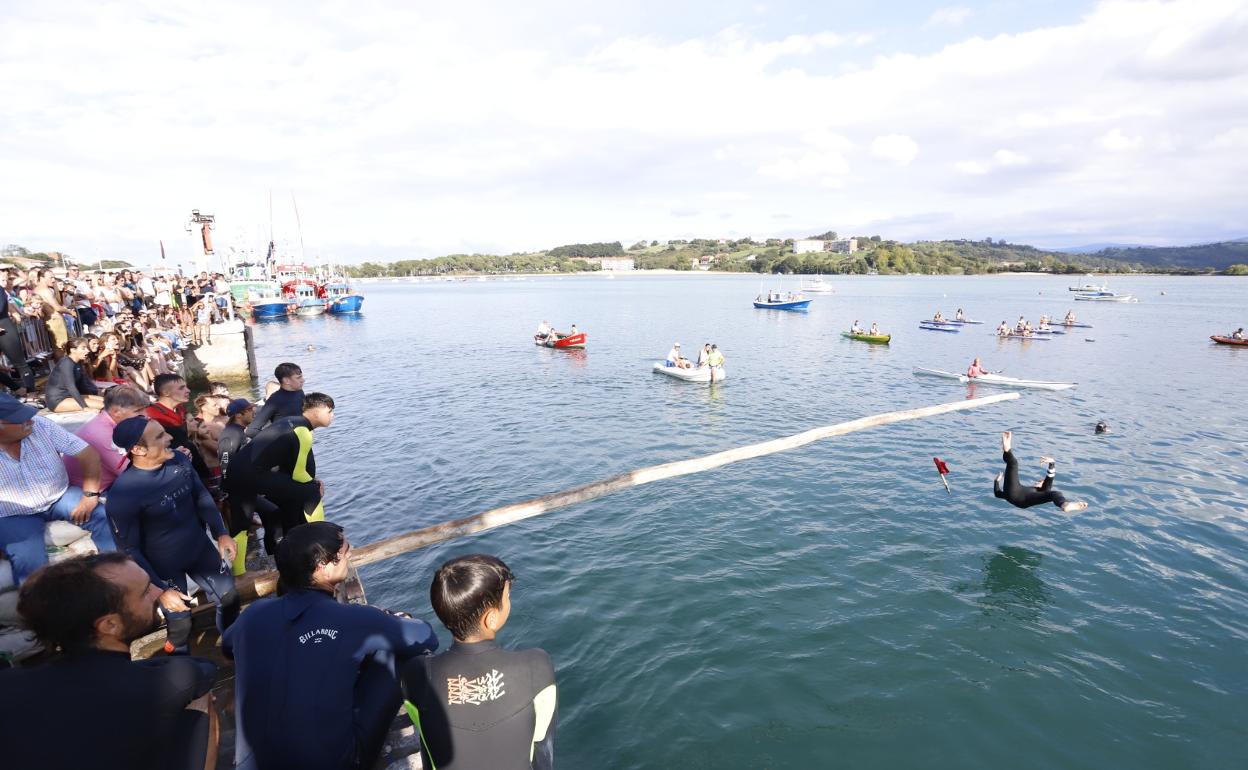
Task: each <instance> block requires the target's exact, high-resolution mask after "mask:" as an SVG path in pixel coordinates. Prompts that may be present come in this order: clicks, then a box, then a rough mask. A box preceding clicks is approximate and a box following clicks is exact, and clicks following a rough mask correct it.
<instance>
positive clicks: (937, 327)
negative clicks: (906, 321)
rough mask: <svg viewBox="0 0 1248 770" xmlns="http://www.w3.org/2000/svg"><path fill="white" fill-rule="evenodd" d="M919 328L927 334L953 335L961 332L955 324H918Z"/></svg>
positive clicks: (927, 322)
mask: <svg viewBox="0 0 1248 770" xmlns="http://www.w3.org/2000/svg"><path fill="white" fill-rule="evenodd" d="M919 328H920V329H923V330H925V331H929V332H953V333H954V334H957V333H958V332H960V331H962V327H961V326H957V325H955V324H938V323H931V322H930V321H923V322H921V323H919Z"/></svg>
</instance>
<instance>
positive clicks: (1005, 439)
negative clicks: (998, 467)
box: [992, 430, 1088, 513]
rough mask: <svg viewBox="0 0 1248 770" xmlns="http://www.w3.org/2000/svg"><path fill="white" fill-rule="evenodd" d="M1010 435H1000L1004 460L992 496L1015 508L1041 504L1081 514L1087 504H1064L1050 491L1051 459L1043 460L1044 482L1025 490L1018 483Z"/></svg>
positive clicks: (1058, 494)
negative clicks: (1049, 504)
mask: <svg viewBox="0 0 1248 770" xmlns="http://www.w3.org/2000/svg"><path fill="white" fill-rule="evenodd" d="M1012 442H1013V434H1012V433H1010V432H1009V431H1008V430H1007V431H1006V432H1004V433H1002V434H1001V459H1002V460H1004V461H1005V472H1004V473H999V474H997V478H996V480H995V481H993V484H992V494H993V495H994V496H996V497H999V498H1001V499H1002V500H1005V501H1007V502H1008V503H1010V505H1013V506H1014V507H1016V508H1030V507H1031V506H1033V505H1040V504H1041V503H1053V504H1054V505H1056V506H1057V507H1058V508H1061V509H1062V510H1063V511H1064V512H1066V513H1074V512H1076V511H1082V510H1084V509H1085V508H1087V507H1088V504H1087V503H1084V502H1077V501H1068V500H1067V499H1066V496H1065V495H1063V494H1062V493H1061V492H1059V491H1057V490H1056V489H1054V488H1053V479H1054V478H1055V477H1056V476H1057V462H1056V461H1055V460H1054V459H1053V458H1052V457H1043V458H1041V460H1043V461H1044V462H1045V463H1047V464H1048V466H1049V471H1048V473H1047V474H1046V475H1045V477H1044V480H1043V481H1041V482H1039V483H1037V484H1036V485H1035V486H1034V487H1033V488H1030V489H1028V488H1027V487H1024V486H1023V485H1022V484H1019V483H1018V460H1016V459H1014V452H1013V451H1011V445H1012Z"/></svg>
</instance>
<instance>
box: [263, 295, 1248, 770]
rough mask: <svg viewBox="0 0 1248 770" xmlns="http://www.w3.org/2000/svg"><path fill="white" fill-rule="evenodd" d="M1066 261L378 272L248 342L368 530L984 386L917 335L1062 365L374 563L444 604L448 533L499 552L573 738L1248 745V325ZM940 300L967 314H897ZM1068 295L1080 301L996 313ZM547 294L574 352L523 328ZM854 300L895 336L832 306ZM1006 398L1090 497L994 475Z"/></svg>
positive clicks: (1189, 748) (1010, 369)
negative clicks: (332, 405) (465, 275)
mask: <svg viewBox="0 0 1248 770" xmlns="http://www.w3.org/2000/svg"><path fill="white" fill-rule="evenodd" d="M1072 280H1073V279H1062V278H1039V277H974V278H901V277H897V278H893V277H878V278H857V279H844V278H836V279H835V280H834V281H833V284H834V286H835V288H836V293H835V294H833V295H829V296H821V297H817V298H816V299H815V301H814V304H813V306H812V308H811V310H810V311H809V312H808V313H805V314H792V313H783V312H776V311H762V310H754V309H753V308H752V307H751V305H750V300H751V299H752V298H753V296H754V295H755V294H756V293H757V292H758V290H759V288H760V282H759V280H758V279H757V278H755V277H746V276H706V275H702V276H671V277H651V276H646V277H641V276H635V277H621V278H618V279H616V280H607V279H605V278H603V277H601V276H586V277H579V278H565V279H561V280H559V279H553V278H547V279H529V280H527V281H524V282H518V281H517V282H501V281H500V282H488V283H479V282H469V283H440V284H410V283H404V284H371V285H364V286H363V287H362V288H364V290H365V292H366V295H367V300H366V302H365V311H366V312H365V315H363V316H362V317H360V318H357V319H349V318H333V317H326V318H315V319H308V320H299V319H296V320H292V321H289V322H279V323H275V324H266V325H261V326H260V327H259V328H258V330H257V335H256V340H257V354H258V358H259V361H260V364H261V368H262V370H271V369H272V367H273V366H274V365H275V364H277V363H278V362H280V361H283V360H288V359H289V360H294V361H297V362H299V363H301V364H302V366H303V369H304V372H305V373H306V376H307V383H308V385H307V387H308V389H309V390H323V391H325V392H328V393H330V394H331V395H333V396H334V397H335V399H337V401H338V405H339V407H338V410H337V418H338V419H337V421H336V422H335V424H334V426H333V427H332V428H330V429H328V430H326V431H324V432H323V433H318V438H317V460H318V468H319V470H320V475H321V477H322V478H323V479H325V480H326V484H327V487H328V490H327V498H326V510H327V512H328V514H329V516H330V518H331V519H334V520H337V521H339V522H341V523H344V524H345V525H346V526H347V528H348V534H349V535H350V537H351V539H352V541H353V542H354V543H356V544H363V543H367V542H370V541H373V540H375V539H378V538H381V537H384V536H387V535H392V534H396V533H399V532H403V531H406V530H410V529H415V528H418V527H423V526H427V525H430V524H434V523H437V522H441V521H445V520H448V519H453V518H458V517H461V516H466V515H470V514H473V513H478V512H480V511H483V510H486V509H488V508H491V507H494V506H498V505H502V504H506V503H510V502H516V501H519V500H523V499H527V498H530V497H534V496H538V495H542V494H546V493H550V492H554V491H557V490H560V489H564V488H567V487H570V486H573V485H576V484H580V483H583V482H586V481H591V480H595V479H599V478H603V477H606V476H609V475H611V474H614V473H618V472H621V471H625V470H629V469H634V468H638V467H641V466H645V465H651V464H654V463H660V462H666V461H670V460H676V459H683V458H687V457H693V456H697V455H701V454H707V453H710V452H714V451H718V450H722V449H726V448H730V447H734V446H739V445H742V444H747V443H752V442H755V441H761V440H765V439H769V438H775V437H778V436H783V435H788V434H792V433H796V432H798V431H801V430H805V429H808V428H811V427H814V426H819V425H826V424H831V423H836V422H841V421H844V420H849V419H854V418H857V417H861V416H864V415H869V414H875V413H879V412H885V411H890V410H894V409H900V408H908V407H916V406H921V405H927V404H936V403H942V402H948V401H955V400H958V399H962V398H966V397H967V396H968V395H970V393H971V389H969V388H968V387H967V386H964V385H959V384H958V383H956V382H952V381H943V380H935V379H930V378H920V377H915V376H913V374H912V371H911V370H912V367H914V366H926V367H933V368H942V369H963V368H965V367H966V365H967V364H968V363H969V362H970V360H971V358H972V357H974V356H976V355H978V356H980V357H982V358H983V359H984V361H985V363H986V365H987V366H988V367H989V368H991V369H1003V370H1004V371H1005V373H1007V374H1011V375H1014V376H1021V377H1028V378H1035V379H1054V380H1069V381H1077V382H1078V383H1079V385H1078V387H1077V388H1075V389H1074V390H1072V391H1067V392H1063V393H1043V392H1027V393H1024V395H1023V398H1022V399H1021V400H1019V401H1014V402H1008V403H1005V404H1000V405H994V406H990V407H985V408H982V409H978V410H973V411H970V412H965V413H959V414H955V415H947V416H943V417H937V418H933V419H929V420H924V421H919V422H911V423H905V424H901V425H896V426H891V427H886V428H881V429H877V430H874V431H869V432H862V433H856V434H852V435H849V436H845V437H842V438H840V439H833V440H829V441H825V442H821V443H818V444H815V445H811V446H808V447H805V448H803V449H800V450H796V451H793V452H788V453H783V454H779V455H773V456H771V457H767V458H763V459H759V460H754V461H750V462H746V463H741V464H738V465H733V466H729V467H727V468H723V469H719V470H716V471H712V472H708V473H704V474H699V475H696V476H692V477H685V478H682V479H678V480H672V481H667V482H660V483H656V484H652V485H649V486H646V487H642V488H638V489H634V490H630V491H627V492H624V493H621V494H617V495H614V496H610V497H607V498H603V499H600V500H597V501H594V502H592V503H589V504H585V505H581V506H577V507H573V508H568V509H564V510H560V511H557V512H554V513H550V514H547V515H545V516H542V517H539V518H536V519H531V520H528V521H525V522H521V523H519V524H514V525H511V526H508V527H505V528H503V529H500V530H495V531H492V532H489V533H485V534H483V535H478V536H476V537H472V538H469V539H466V540H462V541H456V542H451V543H448V544H444V545H442V546H439V547H435V548H430V549H427V550H424V551H420V552H417V553H414V554H411V555H409V556H406V557H402V558H397V559H394V560H392V561H390V562H386V563H383V564H379V565H374V566H371V567H368V568H366V569H365V570H364V578H365V583H366V587H367V589H368V592H369V597H370V600H371V601H372V602H374V603H376V604H380V605H382V606H389V607H396V608H400V607H401V608H405V609H408V610H411V611H412V612H414V613H418V614H421V615H423V616H425V617H428V618H430V620H431V621H432V622H433V623H434V625H435V627H437V626H438V624H437V622H436V619H434V618H433V615H432V612H431V610H430V609H429V601H428V584H429V579H430V577H431V575H432V572H433V570H434V569H435V568H436V567H437V565H438V564H439V563H441V562H442V561H443V560H445V559H447V558H449V557H452V556H455V555H458V554H463V553H470V552H479V551H484V552H489V553H494V554H497V555H499V556H501V557H502V558H504V559H505V560H506V561H507V562H508V563H509V564H510V565H511V566H512V568H513V569H514V570H515V572H516V573H517V575H518V576H519V580H518V582H517V584H516V586H515V588H514V592H513V606H514V609H513V614H512V620H511V622H510V623H509V624H508V626H507V628H506V629H505V631H504V634H503V640H504V642H505V643H506V644H509V645H512V646H518V647H522V646H540V647H543V648H545V649H546V650H548V651H549V652H550V654H551V656H552V657H553V659H554V661H555V665H556V668H557V672H558V678H559V687H560V727H559V739H558V744H557V755H558V758H559V764H560V766H561V767H564V768H659V767H664V768H666V767H672V768H747V767H748V768H807V767H827V766H845V767H856V766H857V767H899V768H911V767H993V768H996V767H1005V766H1008V767H1013V768H1107V767H1132V768H1225V767H1242V766H1243V764H1242V763H1243V762H1244V757H1245V755H1246V754H1248V723H1246V721H1245V719H1246V718H1245V714H1246V713H1248V655H1246V653H1248V557H1246V555H1245V554H1246V551H1248V528H1246V524H1248V462H1246V461H1248V428H1246V427H1245V420H1244V414H1243V404H1244V397H1245V394H1246V393H1248V389H1246V388H1245V374H1246V373H1248V349H1232V348H1227V347H1225V346H1215V345H1213V344H1212V343H1210V342H1209V340H1208V335H1209V334H1212V333H1225V332H1226V331H1228V330H1230V329H1233V328H1235V327H1237V326H1242V325H1245V323H1246V322H1248V317H1246V316H1248V281H1245V280H1243V279H1229V278H1158V277H1147V278H1145V277H1141V278H1120V279H1114V280H1113V281H1112V282H1111V283H1112V285H1113V288H1114V289H1115V290H1118V291H1124V292H1134V293H1136V295H1137V296H1139V297H1141V302H1139V303H1138V304H1126V305H1118V304H1089V303H1075V302H1073V301H1071V297H1070V295H1069V292H1067V291H1066V286H1067V285H1068V284H1069V283H1071V282H1072ZM763 285H765V286H781V285H782V284H781V283H780V282H778V281H775V280H772V281H767V282H764V284H763ZM796 285H797V282H796V280H792V279H790V280H789V281H788V282H787V283H786V284H784V287H785V288H796ZM1163 291H1164V292H1165V294H1164V295H1162V293H1161V292H1163ZM958 307H962V308H964V309H965V310H966V311H967V313H968V315H969V316H970V317H972V318H977V319H981V320H984V321H987V322H988V324H986V325H985V326H980V327H969V328H966V329H964V330H963V331H962V332H961V333H958V334H943V333H934V332H925V331H920V330H919V329H918V328H917V322H918V321H919V319H920V318H923V317H926V316H929V315H930V314H931V313H932V312H933V311H935V310H936V309H942V310H943V311H944V312H945V313H946V314H951V313H952V312H953V311H954V310H955V309H957V308H958ZM1072 307H1073V308H1074V309H1075V311H1076V312H1077V313H1078V314H1079V316H1080V318H1081V320H1086V321H1088V322H1090V323H1092V324H1094V327H1095V328H1093V329H1090V330H1078V333H1072V334H1067V335H1065V336H1063V337H1058V338H1057V339H1053V340H1049V341H1034V342H1018V341H1000V340H997V339H994V338H993V337H992V336H990V335H991V331H992V324H995V323H999V322H1000V321H1001V320H1003V319H1008V320H1011V321H1013V320H1015V319H1017V318H1018V316H1019V315H1020V314H1026V315H1027V316H1028V317H1030V318H1032V319H1033V320H1034V319H1035V318H1038V317H1039V315H1040V314H1041V313H1046V312H1047V313H1050V314H1062V313H1064V312H1065V311H1066V310H1067V309H1068V308H1072ZM542 319H548V320H549V321H550V322H551V323H553V324H555V325H556V326H557V327H558V328H561V329H566V328H567V327H568V326H569V325H570V324H571V323H573V322H575V323H576V324H578V326H579V327H580V328H581V329H582V330H584V331H587V332H588V333H589V348H588V350H586V351H585V352H583V353H577V352H561V351H552V350H547V349H545V348H538V347H536V346H534V345H533V344H532V342H531V335H532V333H533V330H534V328H535V327H536V326H537V323H538V322H539V321H540V320H542ZM855 319H859V320H861V321H862V322H863V323H864V325H869V324H870V323H871V322H872V321H878V322H879V323H880V325H881V327H882V328H883V329H884V330H886V331H889V332H892V333H893V334H894V337H893V343H892V345H890V346H889V347H877V346H870V345H866V344H864V343H858V342H851V341H849V340H844V339H842V338H840V336H839V331H840V330H842V329H845V328H847V327H848V325H849V323H850V322H851V321H853V320H855ZM1089 338H1090V339H1089ZM676 340H679V341H681V342H683V343H684V347H685V349H686V350H690V349H692V348H693V347H694V346H695V345H697V344H700V343H703V342H708V341H709V342H715V343H717V344H719V346H720V348H721V349H722V350H723V351H724V353H725V355H726V357H727V368H728V371H729V380H728V381H727V382H726V383H723V384H722V385H720V386H717V387H715V388H708V387H707V386H705V385H692V384H686V383H682V382H677V381H675V380H671V379H669V378H664V377H661V376H657V375H655V374H653V373H652V372H651V371H650V365H651V362H653V361H654V360H657V359H660V358H662V356H663V355H664V354H665V353H666V351H667V349H668V348H669V347H670V345H671V344H672V342H673V341H676ZM309 345H312V346H314V347H315V350H312V351H309V350H308V346H309ZM993 392H997V391H996V390H994V389H992V388H985V387H980V388H978V393H977V395H982V394H985V393H993ZM1098 419H1104V420H1106V421H1107V422H1109V423H1110V425H1111V426H1112V427H1113V432H1112V433H1111V434H1109V435H1106V436H1097V435H1094V433H1093V426H1094V424H1095V423H1096V421H1097V420H1098ZM1005 429H1010V430H1013V431H1015V436H1016V438H1015V451H1016V454H1018V456H1019V458H1020V461H1021V462H1022V464H1023V468H1024V474H1025V475H1027V476H1034V477H1035V478H1036V479H1038V478H1040V476H1041V475H1042V473H1043V468H1042V467H1041V465H1040V464H1039V457H1041V456H1042V455H1046V454H1050V455H1053V456H1055V457H1056V458H1057V459H1058V487H1059V488H1062V489H1063V490H1065V491H1066V492H1067V493H1068V494H1070V495H1072V496H1074V497H1076V498H1079V499H1086V500H1088V501H1089V502H1090V503H1091V508H1090V509H1089V510H1088V511H1087V512H1085V513H1082V514H1078V515H1065V514H1062V513H1061V512H1060V511H1058V510H1057V509H1056V508H1054V507H1052V506H1044V507H1040V508H1032V509H1029V510H1027V511H1020V510H1017V509H1014V508H1012V507H1010V506H1008V505H1007V504H1005V503H1004V502H1003V501H999V500H996V499H995V498H993V496H992V478H993V476H994V475H995V474H996V473H997V472H998V471H999V470H1000V469H1001V462H1000V449H999V435H998V434H999V432H1000V431H1002V430H1005ZM933 456H939V457H941V458H943V459H944V460H946V461H947V462H948V464H949V465H950V467H951V469H952V474H951V475H950V477H949V478H950V482H951V484H952V488H953V492H952V494H951V495H947V494H946V493H945V490H944V488H943V487H942V486H941V484H940V481H939V478H938V476H937V474H936V472H935V469H934V466H933V463H932V457H933ZM442 638H443V640H444V642H447V643H449V638H448V637H447V636H446V634H445V632H443V633H442Z"/></svg>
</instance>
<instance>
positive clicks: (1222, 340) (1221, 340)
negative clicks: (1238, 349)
mask: <svg viewBox="0 0 1248 770" xmlns="http://www.w3.org/2000/svg"><path fill="white" fill-rule="evenodd" d="M1209 339H1211V340H1213V341H1214V342H1216V343H1218V344H1220V345H1248V340H1237V339H1235V338H1234V337H1223V336H1222V335H1220V334H1213V335H1210V337H1209Z"/></svg>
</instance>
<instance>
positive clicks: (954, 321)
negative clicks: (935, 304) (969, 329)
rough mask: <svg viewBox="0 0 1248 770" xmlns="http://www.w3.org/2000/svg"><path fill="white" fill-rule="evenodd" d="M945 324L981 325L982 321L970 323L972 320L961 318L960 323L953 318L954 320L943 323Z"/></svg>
mask: <svg viewBox="0 0 1248 770" xmlns="http://www.w3.org/2000/svg"><path fill="white" fill-rule="evenodd" d="M945 323H950V324H982V323H983V321H972V320H971V319H969V318H963V319H962V320H961V321H959V320H958V319H956V318H955V319H953V320H952V321H945Z"/></svg>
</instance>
